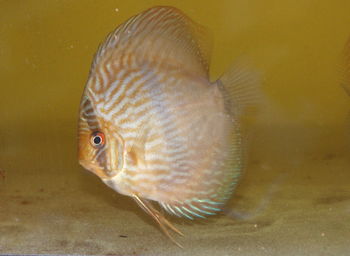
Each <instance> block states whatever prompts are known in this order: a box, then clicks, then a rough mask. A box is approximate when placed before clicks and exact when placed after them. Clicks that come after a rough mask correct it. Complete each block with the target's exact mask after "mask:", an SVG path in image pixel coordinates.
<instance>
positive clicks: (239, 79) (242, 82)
mask: <svg viewBox="0 0 350 256" xmlns="http://www.w3.org/2000/svg"><path fill="white" fill-rule="evenodd" d="M217 85H218V86H219V89H220V90H221V93H222V94H223V96H224V101H225V105H226V109H227V110H228V112H229V113H230V114H231V115H232V117H233V119H234V120H235V121H236V122H240V121H242V120H241V119H242V118H244V119H249V118H251V117H252V116H254V114H256V113H257V111H259V110H261V107H262V105H263V104H262V102H263V98H264V97H263V94H262V91H261V74H260V73H259V72H258V71H256V70H254V69H252V68H251V67H250V66H249V65H248V64H247V63H246V62H239V63H237V64H235V65H233V66H232V67H231V68H230V69H229V70H228V71H227V72H226V73H224V74H223V75H222V77H221V78H220V79H219V80H218V81H217Z"/></svg>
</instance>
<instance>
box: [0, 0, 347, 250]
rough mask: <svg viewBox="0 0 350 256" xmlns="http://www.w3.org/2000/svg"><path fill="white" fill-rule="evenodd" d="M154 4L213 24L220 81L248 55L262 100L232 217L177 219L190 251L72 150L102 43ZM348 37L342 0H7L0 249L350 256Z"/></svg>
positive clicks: (0, 86)
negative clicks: (260, 82) (175, 242)
mask: <svg viewBox="0 0 350 256" xmlns="http://www.w3.org/2000/svg"><path fill="white" fill-rule="evenodd" d="M155 5H172V6H175V7H178V8H180V9H181V10H183V11H184V12H185V13H186V14H187V15H189V16H190V17H191V18H192V19H194V20H195V21H197V22H199V23H200V24H202V25H205V26H207V27H208V28H209V29H210V30H211V31H212V33H213V38H214V49H213V53H212V65H211V75H212V78H213V79H216V78H217V77H218V76H219V75H220V74H222V73H223V72H224V71H225V70H226V69H227V68H228V67H229V66H230V64H231V63H232V62H234V60H235V59H237V58H240V57H242V56H243V57H246V58H248V59H249V60H250V61H251V63H253V64H254V66H255V68H256V69H257V70H259V71H260V72H261V73H262V75H263V85H262V90H263V91H264V93H265V95H266V99H267V107H266V109H265V110H264V111H263V112H262V113H261V115H260V116H259V117H258V120H257V122H256V123H255V126H254V133H253V135H251V137H250V139H251V140H250V141H251V143H250V145H251V147H250V149H249V150H248V151H249V152H250V153H249V157H248V160H249V161H248V168H247V170H246V171H245V175H243V178H242V181H241V184H240V186H239V187H238V190H237V192H236V197H234V198H233V200H232V202H231V203H230V204H229V210H228V211H226V214H224V215H223V216H220V217H217V218H213V219H211V220H209V221H208V222H204V221H203V222H200V223H199V224H198V223H197V224H191V223H182V221H175V223H176V225H178V226H180V229H182V230H184V231H185V233H186V238H183V239H180V241H181V242H182V243H183V244H184V246H185V247H186V248H187V249H186V250H179V249H178V248H176V247H175V246H173V245H172V244H171V243H170V242H169V241H168V240H167V239H166V238H164V236H163V235H162V234H161V233H160V231H159V230H158V229H157V227H156V226H155V225H153V223H152V221H151V220H150V219H148V218H147V216H145V214H144V213H143V212H142V211H141V210H139V209H138V208H137V207H136V206H134V203H133V202H132V201H131V200H130V199H129V198H126V197H122V196H120V195H117V194H116V193H115V192H113V191H112V190H110V189H108V188H107V187H105V186H104V185H103V184H102V183H101V182H100V181H99V180H98V179H97V177H94V176H92V175H89V174H87V173H86V172H85V171H84V170H83V169H82V168H81V167H79V166H78V164H77V161H76V123H77V117H78V107H79V100H80V96H81V93H82V90H83V87H84V84H85V82H86V79H87V75H88V72H89V67H90V64H91V61H92V58H93V54H94V53H95V51H96V49H97V47H98V45H99V43H101V42H102V41H103V39H104V38H105V36H106V35H107V34H108V33H109V32H111V31H112V30H113V29H114V28H115V27H116V26H117V25H118V24H120V23H122V22H123V21H125V20H126V19H127V18H129V17H131V16H132V15H134V14H137V13H139V12H141V11H143V10H145V9H147V8H149V7H152V6H155ZM349 36H350V1H345V0H343V1H341V0H335V1H326V0H317V1H316V0H306V1H295V0H294V1H291V0H284V1H274V0H265V1H261V0H230V1H229V0H227V1H220V0H218V1H204V0H202V1H197V0H189V1H147V0H145V1H134V0H131V1H130V0H128V1H117V0H114V1H109V0H108V1H107V0H104V1H92V0H83V1H78V0H76V1H75V0H60V1H56V0H22V1H19V0H7V1H4V0H3V1H0V94H1V98H0V168H1V169H2V170H3V172H4V173H5V175H6V177H5V179H1V177H0V254H6V253H19V254H21V253H22V254H26V253H27V254H28V253H60V254H73V253H75V254H76V253H78V254H79V253H80V254H81V253H86V254H143V255H155V254H158V255H174V254H175V253H176V254H179V255H180V254H181V255H187V254H191V255H196V254H198V255H209V254H207V253H210V252H211V253H214V252H215V253H217V254H216V255H232V253H236V254H237V255H322V254H321V253H325V254H324V255H349V254H350V248H349V245H348V240H349V238H350V231H349V230H350V224H349V223H350V217H349V216H350V206H349V205H350V176H349V171H350V161H349V153H350V150H349V143H350V139H349V138H350V136H349V132H350V118H349V111H350V97H348V95H346V93H345V92H344V90H343V89H342V88H341V87H340V80H341V77H342V72H341V61H342V51H343V48H344V45H345V43H346V41H347V39H348V37H349ZM232 211H233V212H235V211H239V212H245V214H243V215H244V216H245V217H242V216H241V215H239V214H238V215H237V213H232ZM253 213H254V214H253ZM239 216H240V217H239ZM255 225H256V226H255ZM126 233H127V234H128V237H127V238H123V237H120V235H122V234H126ZM211 255H213V254H211Z"/></svg>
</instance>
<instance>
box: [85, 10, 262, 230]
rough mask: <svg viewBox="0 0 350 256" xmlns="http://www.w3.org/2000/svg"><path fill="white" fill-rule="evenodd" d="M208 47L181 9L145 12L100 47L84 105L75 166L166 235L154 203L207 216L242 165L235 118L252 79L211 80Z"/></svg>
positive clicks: (232, 75)
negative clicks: (131, 200)
mask: <svg viewBox="0 0 350 256" xmlns="http://www.w3.org/2000/svg"><path fill="white" fill-rule="evenodd" d="M210 45H211V44H210V42H209V40H208V33H207V32H206V30H205V29H204V28H203V27H202V26H200V25H198V24H197V23H195V22H193V21H192V20H190V19H189V18H188V17H187V16H186V15H185V14H183V13H182V12H181V11H179V10H178V9H176V8H173V7H154V8H151V9H149V10H146V11H145V12H142V13H140V14H138V15H136V16H134V17H132V18H130V19H129V20H127V21H126V22H125V23H123V24H121V25H120V26H119V27H118V28H117V29H116V30H115V31H113V32H112V33H111V34H110V35H109V36H108V37H107V39H106V40H105V42H104V43H103V44H102V45H101V46H100V48H99V50H98V51H97V53H96V55H95V58H94V61H93V64H92V67H91V70H90V74H89V78H88V81H87V84H86V86H85V90H84V92H83V96H82V100H81V105H80V114H79V128H78V135H79V149H78V151H79V162H80V164H81V165H82V166H83V167H85V168H86V169H88V170H90V171H91V172H93V173H95V174H96V175H97V176H99V177H100V178H101V179H102V181H103V182H104V183H105V184H107V185H108V186H109V187H111V188H112V189H114V190H115V191H117V192H119V193H121V194H124V195H127V196H130V197H133V198H134V199H135V201H136V202H137V203H138V204H139V205H140V206H141V207H142V208H143V209H144V210H145V211H146V212H147V213H149V214H150V215H151V216H152V217H153V218H154V219H155V220H156V221H157V222H158V223H159V224H160V226H161V228H162V229H163V230H164V232H166V233H167V234H168V231H167V228H170V229H173V230H174V231H176V232H178V233H180V232H179V231H178V230H177V229H176V228H175V227H174V226H172V225H171V224H170V223H169V222H168V221H167V220H166V219H165V218H164V217H163V215H161V214H160V213H159V212H158V210H156V209H155V208H154V206H153V205H152V202H157V203H159V205H160V206H161V207H162V208H163V209H165V210H166V211H167V212H168V213H170V214H172V215H176V216H178V217H186V218H189V219H193V218H196V217H201V218H204V217H206V216H208V215H213V214H215V213H217V212H218V211H219V210H220V209H221V208H222V206H223V205H224V203H225V201H226V200H227V199H228V198H229V197H230V195H231V193H232V190H233V188H234V186H235V184H236V183H237V180H238V177H239V174H240V172H241V169H242V136H241V134H240V117H241V115H242V113H243V110H244V108H245V106H246V105H249V102H250V100H249V98H250V95H251V94H250V93H249V91H252V90H251V89H252V88H255V87H256V84H257V81H256V79H255V77H254V76H251V75H250V74H249V72H246V70H244V69H242V68H236V69H233V70H231V71H230V72H228V73H226V74H224V75H223V77H222V78H221V79H220V80H217V81H215V82H210V80H209V72H208V71H209V63H210V49H211V47H210ZM247 91H248V93H247Z"/></svg>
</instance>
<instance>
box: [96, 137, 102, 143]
mask: <svg viewBox="0 0 350 256" xmlns="http://www.w3.org/2000/svg"><path fill="white" fill-rule="evenodd" d="M101 142H102V138H101V136H95V137H94V144H95V145H100V144H101Z"/></svg>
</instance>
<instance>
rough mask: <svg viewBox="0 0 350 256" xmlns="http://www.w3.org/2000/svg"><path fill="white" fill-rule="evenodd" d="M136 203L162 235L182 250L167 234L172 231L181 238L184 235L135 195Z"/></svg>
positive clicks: (147, 202)
mask: <svg viewBox="0 0 350 256" xmlns="http://www.w3.org/2000/svg"><path fill="white" fill-rule="evenodd" d="M133 198H134V200H135V201H136V203H137V204H138V205H139V206H140V207H141V208H142V209H143V210H144V211H145V212H147V213H148V214H149V215H150V216H152V218H153V219H154V220H155V221H156V222H157V223H158V224H159V226H160V228H161V229H162V231H163V232H164V234H165V235H166V236H167V237H168V238H169V239H170V240H171V241H172V242H173V243H174V244H176V245H177V246H179V247H180V248H183V246H182V245H181V244H179V243H178V242H177V241H176V240H175V239H174V238H173V237H172V236H171V235H170V233H169V229H170V230H172V231H174V232H175V233H177V234H179V235H181V236H183V235H184V234H183V233H182V232H181V231H179V230H178V229H177V228H176V227H175V226H174V225H173V224H171V223H170V222H169V221H168V220H167V219H166V218H165V217H164V216H163V215H162V214H161V213H160V212H159V211H158V210H157V209H155V208H154V206H153V205H152V203H151V202H149V201H148V200H144V199H141V198H140V197H138V196H137V195H133Z"/></svg>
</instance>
